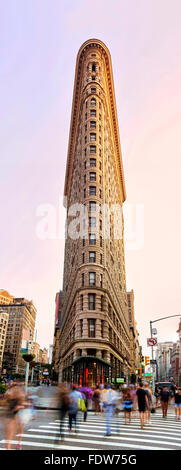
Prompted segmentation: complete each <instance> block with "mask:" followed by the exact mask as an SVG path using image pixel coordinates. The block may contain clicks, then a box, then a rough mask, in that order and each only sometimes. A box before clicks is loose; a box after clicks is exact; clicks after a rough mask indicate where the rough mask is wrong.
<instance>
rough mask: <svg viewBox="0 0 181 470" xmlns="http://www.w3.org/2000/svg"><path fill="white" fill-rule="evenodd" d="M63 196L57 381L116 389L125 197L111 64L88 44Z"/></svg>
mask: <svg viewBox="0 0 181 470" xmlns="http://www.w3.org/2000/svg"><path fill="white" fill-rule="evenodd" d="M64 195H65V205H66V208H67V226H66V228H67V237H66V242H65V261H64V279H63V310H62V319H61V327H60V369H59V380H60V381H62V380H68V381H76V382H78V383H80V384H81V383H84V384H89V385H92V384H94V383H95V382H103V381H105V380H107V381H108V380H115V381H116V378H119V377H121V376H123V375H124V376H128V374H129V373H130V367H131V364H130V330H129V321H128V306H127V293H126V276H125V257H124V220H123V214H122V211H121V208H122V204H123V202H124V201H125V198H126V195H125V184H124V175H123V167H122V157H121V149H120V141H119V130H118V122H117V113H116V103H115V95H114V85H113V75H112V66H111V57H110V53H109V51H108V49H107V47H106V46H105V45H104V44H103V43H102V42H101V41H99V40H88V41H86V42H85V43H84V44H83V45H82V47H81V48H80V50H79V53H78V56H77V63H76V72H75V84H74V95H73V104H72V115H71V125H70V137H69V147H68V157H67V168H66V177H65V191H64ZM75 204H77V206H75ZM79 204H81V205H82V206H81V209H80V206H79ZM103 205H106V206H104V207H103ZM111 207H112V208H114V210H113V211H112V212H111V211H110V213H109V212H108V210H109V209H110V208H111ZM116 210H117V212H116ZM77 212H78V214H77ZM76 215H78V218H77V219H76V220H77V223H76V224H74V231H73V223H74V219H73V217H74V218H75V216H76ZM77 227H78V228H77ZM115 227H116V229H117V230H118V232H119V234H118V235H117V232H116V235H115V230H116V229H115Z"/></svg>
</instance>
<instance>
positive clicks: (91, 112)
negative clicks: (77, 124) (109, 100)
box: [86, 109, 96, 119]
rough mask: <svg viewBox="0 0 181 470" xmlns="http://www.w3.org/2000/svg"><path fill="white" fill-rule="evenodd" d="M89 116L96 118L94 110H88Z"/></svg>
mask: <svg viewBox="0 0 181 470" xmlns="http://www.w3.org/2000/svg"><path fill="white" fill-rule="evenodd" d="M90 115H91V116H94V117H96V109H91V110H90ZM86 119H87V118H86Z"/></svg>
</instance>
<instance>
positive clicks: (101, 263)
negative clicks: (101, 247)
mask: <svg viewBox="0 0 181 470" xmlns="http://www.w3.org/2000/svg"><path fill="white" fill-rule="evenodd" d="M100 264H102V253H101V254H100Z"/></svg>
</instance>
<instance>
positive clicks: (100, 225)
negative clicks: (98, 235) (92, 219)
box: [99, 220, 102, 230]
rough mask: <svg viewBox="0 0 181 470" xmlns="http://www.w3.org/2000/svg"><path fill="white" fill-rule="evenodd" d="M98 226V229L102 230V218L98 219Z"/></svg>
mask: <svg viewBox="0 0 181 470" xmlns="http://www.w3.org/2000/svg"><path fill="white" fill-rule="evenodd" d="M99 227H100V230H102V220H100V222H99Z"/></svg>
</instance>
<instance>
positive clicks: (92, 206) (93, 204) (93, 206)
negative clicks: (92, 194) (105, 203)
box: [89, 201, 96, 212]
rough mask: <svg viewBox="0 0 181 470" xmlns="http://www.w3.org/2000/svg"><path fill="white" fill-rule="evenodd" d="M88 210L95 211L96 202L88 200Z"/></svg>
mask: <svg viewBox="0 0 181 470" xmlns="http://www.w3.org/2000/svg"><path fill="white" fill-rule="evenodd" d="M89 210H90V211H91V212H95V211H96V202H93V201H90V202H89Z"/></svg>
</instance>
